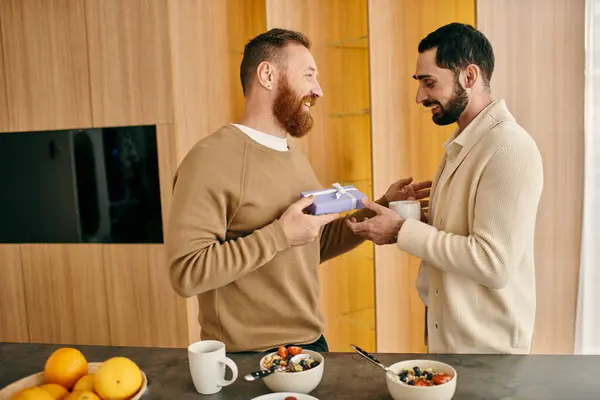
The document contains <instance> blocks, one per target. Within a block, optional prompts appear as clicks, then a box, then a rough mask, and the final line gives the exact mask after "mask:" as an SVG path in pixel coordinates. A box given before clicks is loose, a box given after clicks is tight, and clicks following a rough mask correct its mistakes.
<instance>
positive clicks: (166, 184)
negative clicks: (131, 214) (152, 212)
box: [156, 124, 177, 237]
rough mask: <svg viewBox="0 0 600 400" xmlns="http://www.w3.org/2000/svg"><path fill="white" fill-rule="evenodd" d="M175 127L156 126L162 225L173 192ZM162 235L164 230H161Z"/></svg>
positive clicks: (168, 125)
mask: <svg viewBox="0 0 600 400" xmlns="http://www.w3.org/2000/svg"><path fill="white" fill-rule="evenodd" d="M175 140H176V138H175V127H174V126H173V124H164V125H158V126H157V127H156V146H157V151H158V175H159V182H160V197H161V211H162V220H163V227H164V226H166V221H167V218H168V214H169V208H170V207H171V197H172V194H173V177H174V176H175V171H176V170H177V150H176V148H175ZM163 237H164V231H163Z"/></svg>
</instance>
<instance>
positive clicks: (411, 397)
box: [385, 360, 458, 400]
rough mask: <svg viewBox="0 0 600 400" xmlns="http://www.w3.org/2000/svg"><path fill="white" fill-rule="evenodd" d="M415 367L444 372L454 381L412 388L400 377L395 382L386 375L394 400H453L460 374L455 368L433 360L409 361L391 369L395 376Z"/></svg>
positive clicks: (392, 366)
mask: <svg viewBox="0 0 600 400" xmlns="http://www.w3.org/2000/svg"><path fill="white" fill-rule="evenodd" d="M413 367H419V368H421V369H426V368H432V369H433V370H434V371H435V372H443V373H445V374H448V375H451V376H452V379H450V380H449V381H448V382H446V383H444V384H442V385H437V386H410V385H408V384H406V383H404V382H402V381H401V380H400V377H398V379H397V380H395V379H393V378H391V377H390V375H389V374H385V376H386V378H385V379H386V382H387V388H388V391H389V392H390V395H391V396H392V398H393V399H394V400H450V399H452V397H453V396H454V392H455V391H456V381H457V379H458V374H457V373H456V370H455V369H454V368H452V367H451V366H449V365H448V364H444V363H443V362H439V361H433V360H408V361H401V362H398V363H396V364H393V365H390V369H391V370H392V371H393V372H394V373H395V374H399V373H400V372H401V371H402V370H403V369H411V368H413Z"/></svg>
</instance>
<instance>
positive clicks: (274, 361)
mask: <svg viewBox="0 0 600 400" xmlns="http://www.w3.org/2000/svg"><path fill="white" fill-rule="evenodd" d="M280 362H281V361H279V360H273V365H279V363H280Z"/></svg>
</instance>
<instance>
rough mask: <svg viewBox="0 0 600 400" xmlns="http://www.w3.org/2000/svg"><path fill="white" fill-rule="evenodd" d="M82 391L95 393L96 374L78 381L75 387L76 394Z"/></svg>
mask: <svg viewBox="0 0 600 400" xmlns="http://www.w3.org/2000/svg"><path fill="white" fill-rule="evenodd" d="M82 390H89V391H92V392H93V391H94V374H88V375H86V376H84V377H82V378H81V379H79V380H78V381H77V383H76V384H75V386H73V391H74V392H80V391H82Z"/></svg>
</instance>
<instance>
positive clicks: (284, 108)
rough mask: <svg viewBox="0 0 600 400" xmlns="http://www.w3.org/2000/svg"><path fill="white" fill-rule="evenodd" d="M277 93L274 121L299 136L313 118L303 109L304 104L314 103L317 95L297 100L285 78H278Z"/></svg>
mask: <svg viewBox="0 0 600 400" xmlns="http://www.w3.org/2000/svg"><path fill="white" fill-rule="evenodd" d="M278 86H279V93H277V97H276V98H275V102H274V103H273V115H274V116H275V121H276V122H277V124H279V125H280V126H281V127H282V128H283V129H285V131H286V132H287V133H288V134H289V135H290V136H292V137H295V138H301V137H303V136H304V135H306V134H307V133H308V132H309V131H310V130H311V129H312V127H313V124H314V120H313V117H312V115H310V112H306V111H304V104H305V103H309V104H311V105H312V104H314V102H315V101H316V99H317V96H315V95H310V96H305V97H303V98H302V99H301V100H298V96H296V95H295V94H294V93H293V92H292V89H291V88H290V86H289V84H288V81H287V78H286V77H285V76H282V77H281V78H280V80H279V85H278Z"/></svg>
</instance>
